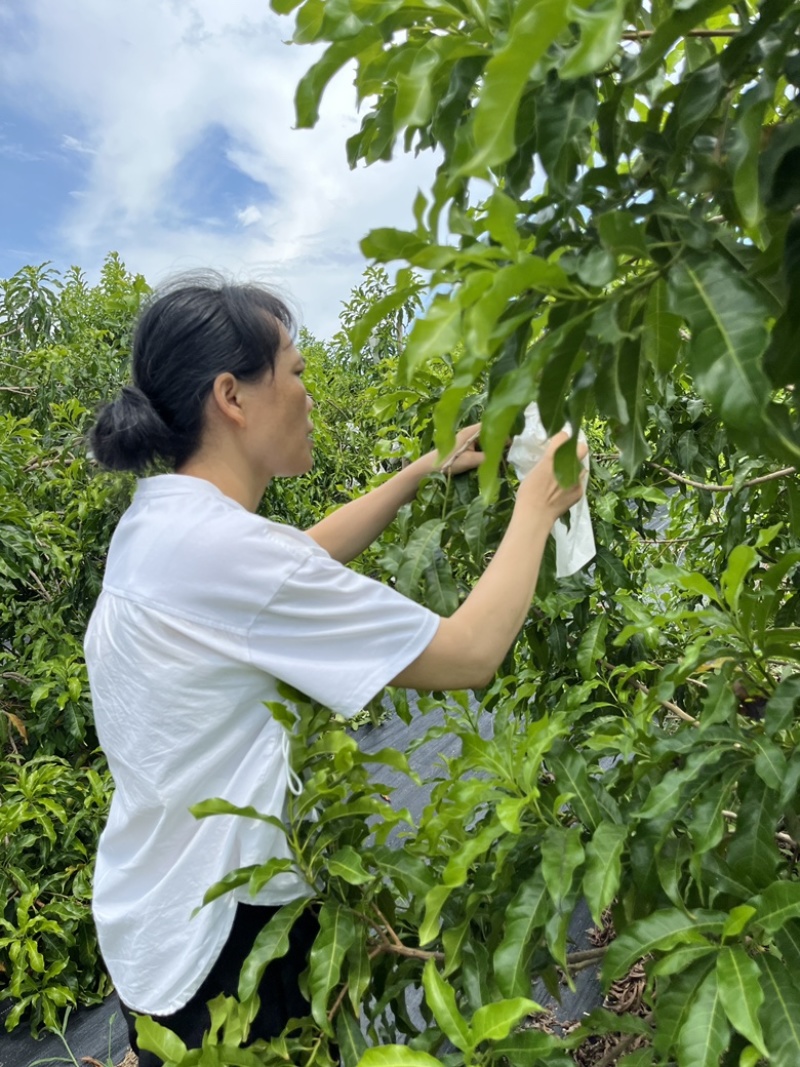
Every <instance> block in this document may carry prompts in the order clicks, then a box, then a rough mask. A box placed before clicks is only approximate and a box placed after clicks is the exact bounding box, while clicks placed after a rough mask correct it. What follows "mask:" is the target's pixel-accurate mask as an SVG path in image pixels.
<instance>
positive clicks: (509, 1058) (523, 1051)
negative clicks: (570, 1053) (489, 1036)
mask: <svg viewBox="0 0 800 1067" xmlns="http://www.w3.org/2000/svg"><path fill="white" fill-rule="evenodd" d="M570 1044H571V1042H570V1041H569V1040H567V1041H561V1040H559V1039H558V1038H557V1037H556V1036H555V1035H554V1034H546V1033H544V1032H543V1031H541V1030H517V1031H516V1032H515V1033H513V1034H510V1035H509V1036H508V1037H504V1038H502V1040H500V1041H497V1042H495V1044H494V1046H493V1052H494V1055H495V1056H502V1057H503V1062H505V1063H509V1064H513V1065H514V1067H541V1065H542V1064H543V1063H547V1062H548V1059H547V1056H548V1054H551V1053H553V1052H557V1051H558V1050H559V1049H561V1048H564V1047H569V1046H570ZM494 1062H498V1061H497V1060H495V1061H494ZM558 1063H559V1064H560V1063H561V1061H560V1060H559V1061H558Z"/></svg>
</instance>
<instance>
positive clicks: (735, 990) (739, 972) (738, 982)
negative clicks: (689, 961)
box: [717, 945, 767, 1056]
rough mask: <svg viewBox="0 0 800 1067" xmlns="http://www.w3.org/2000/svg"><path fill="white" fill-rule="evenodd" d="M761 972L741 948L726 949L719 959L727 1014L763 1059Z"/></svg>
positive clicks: (721, 950) (721, 985) (722, 950)
mask: <svg viewBox="0 0 800 1067" xmlns="http://www.w3.org/2000/svg"><path fill="white" fill-rule="evenodd" d="M759 977H760V971H759V967H758V964H757V963H756V961H755V960H754V959H751V958H750V956H748V955H747V953H746V952H745V951H744V949H742V948H739V947H728V946H726V945H724V946H723V947H722V948H721V949H720V951H719V956H717V983H718V987H719V995H720V999H721V1000H722V1006H723V1008H724V1009H725V1014H726V1015H727V1016H728V1019H729V1020H730V1022H731V1025H732V1026H733V1027H734V1028H735V1029H736V1030H738V1031H739V1033H740V1034H742V1035H743V1036H744V1037H746V1038H747V1040H748V1041H749V1042H750V1044H751V1045H753V1046H755V1048H757V1049H758V1050H759V1051H760V1052H761V1055H762V1056H766V1055H767V1050H766V1048H765V1046H764V1034H763V1033H762V1031H761V1024H760V1023H759V1021H758V1009H759V1008H760V1007H761V1004H762V1003H763V1001H764V993H763V991H762V989H761V983H760V981H759Z"/></svg>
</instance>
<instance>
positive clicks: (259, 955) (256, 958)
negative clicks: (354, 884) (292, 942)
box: [238, 897, 309, 1000]
mask: <svg viewBox="0 0 800 1067" xmlns="http://www.w3.org/2000/svg"><path fill="white" fill-rule="evenodd" d="M308 903H309V902H308V900H307V899H306V898H305V897H300V898H299V899H298V900H293V901H292V902H291V903H290V904H284V905H283V907H281V908H280V909H279V910H278V911H277V912H276V913H275V914H274V915H273V916H272V918H271V919H270V921H269V922H268V923H267V925H266V926H265V927H264V929H263V930H262V931H261V932H260V933H259V934H257V935H256V939H255V941H254V942H253V947H252V948H251V949H250V952H249V953H248V955H247V957H246V959H245V961H244V963H243V964H242V971H241V974H240V975H239V993H238V995H239V999H240V1000H247V999H248V998H249V997H251V996H252V995H253V993H255V992H256V990H257V989H258V986H259V984H260V982H261V979H262V977H263V975H264V971H265V970H266V968H267V965H268V964H270V963H271V962H272V961H273V960H277V959H280V958H281V957H282V956H285V955H286V953H287V952H288V951H289V933H290V931H291V929H292V927H293V926H294V924H295V923H296V922H297V920H298V918H299V917H300V916H301V915H302V913H303V912H304V911H305V909H306V908H307V907H308Z"/></svg>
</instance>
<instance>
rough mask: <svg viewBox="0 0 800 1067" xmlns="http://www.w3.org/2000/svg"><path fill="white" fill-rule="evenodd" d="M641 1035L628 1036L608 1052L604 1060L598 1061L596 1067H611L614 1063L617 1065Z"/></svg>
mask: <svg viewBox="0 0 800 1067" xmlns="http://www.w3.org/2000/svg"><path fill="white" fill-rule="evenodd" d="M640 1036H641V1035H640V1034H626V1035H625V1037H623V1038H622V1039H621V1040H620V1041H618V1042H617V1043H616V1045H612V1047H611V1048H610V1049H609V1050H608V1052H607V1053H606V1054H605V1056H603V1058H602V1059H600V1060H598V1061H597V1063H596V1064H595V1067H611V1065H612V1064H613V1063H616V1062H617V1060H618V1059H619V1058H620V1056H621V1055H622V1054H623V1052H627V1051H628V1049H629V1048H630V1047H631V1045H632V1044H633V1043H634V1042H635V1041H636V1039H637V1038H638V1037H640Z"/></svg>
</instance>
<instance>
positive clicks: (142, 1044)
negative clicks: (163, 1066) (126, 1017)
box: [136, 1015, 187, 1063]
mask: <svg viewBox="0 0 800 1067" xmlns="http://www.w3.org/2000/svg"><path fill="white" fill-rule="evenodd" d="M136 1041H137V1043H138V1045H139V1048H140V1049H142V1051H144V1052H154V1053H155V1054H156V1056H158V1057H160V1058H161V1059H162V1060H163V1061H164V1062H165V1063H169V1062H177V1063H180V1062H181V1060H182V1059H183V1058H184V1057H185V1055H186V1051H187V1050H186V1045H185V1044H184V1043H183V1041H181V1039H180V1038H179V1037H178V1035H177V1034H173V1032H172V1031H171V1030H169V1029H167V1027H166V1026H162V1025H161V1023H157V1022H156V1021H155V1019H151V1018H150V1017H149V1016H147V1015H137V1016H136Z"/></svg>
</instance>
